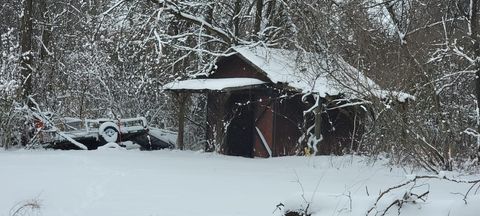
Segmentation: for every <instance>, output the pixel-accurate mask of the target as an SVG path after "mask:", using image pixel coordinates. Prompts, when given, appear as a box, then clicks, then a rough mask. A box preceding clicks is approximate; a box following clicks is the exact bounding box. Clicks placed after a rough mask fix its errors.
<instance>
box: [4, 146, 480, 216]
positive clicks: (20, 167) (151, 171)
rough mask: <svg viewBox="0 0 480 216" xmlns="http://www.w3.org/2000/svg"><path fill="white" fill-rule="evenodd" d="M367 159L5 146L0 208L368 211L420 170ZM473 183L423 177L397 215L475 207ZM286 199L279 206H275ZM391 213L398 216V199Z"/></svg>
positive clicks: (468, 211)
mask: <svg viewBox="0 0 480 216" xmlns="http://www.w3.org/2000/svg"><path fill="white" fill-rule="evenodd" d="M364 160H366V159H365V158H360V157H351V156H344V157H330V156H324V157H280V158H271V159H249V158H241V157H231V156H223V155H218V154H210V153H197V152H180V151H171V150H162V151H151V152H146V151H136V150H128V151H127V150H118V149H105V150H99V151H43V150H42V151H26V150H20V151H0V173H1V177H0V215H1V216H4V215H5V216H8V215H9V214H10V213H9V211H10V209H11V208H12V206H15V205H16V204H18V203H22V202H24V201H26V200H31V199H38V200H39V201H40V204H41V208H40V213H39V214H40V215H48V216H70V215H71V216H74V215H75V216H87V215H88V216H96V215H98V216H107V215H115V216H123V215H125V216H127V215H128V216H157V215H158V216H160V215H162V216H163V215H166V216H176V215H179V216H180V215H181V216H187V215H195V216H198V215H205V216H215V215H218V216H230V215H232V216H235V215H243V216H255V215H258V216H265V215H282V212H283V211H284V210H285V207H289V208H301V207H302V206H303V207H306V202H305V200H306V201H307V202H310V206H309V210H311V211H312V212H313V214H312V215H353V216H359V215H366V212H367V210H368V209H369V208H371V207H372V206H373V204H374V203H375V199H376V198H377V197H378V194H379V192H380V191H385V190H386V189H387V188H389V187H391V186H393V185H396V184H399V183H402V182H405V181H408V180H411V179H413V178H412V176H414V175H415V173H410V172H408V173H405V170H404V169H399V168H393V169H390V168H389V167H387V166H384V165H383V164H384V163H385V162H384V161H377V162H376V163H375V164H374V165H368V164H367V163H366V162H365V161H364ZM419 174H426V173H419ZM442 175H446V176H452V177H455V178H457V177H458V176H456V175H454V174H452V173H444V174H442ZM477 177H478V176H477ZM458 178H462V179H472V178H475V176H461V177H458ZM412 186H413V184H411V185H409V187H408V188H411V187H412ZM469 186H470V185H466V184H458V183H452V182H447V181H445V180H438V179H430V180H419V181H418V182H417V184H416V186H415V189H414V190H413V191H414V192H416V193H418V194H420V193H423V192H425V191H426V190H429V191H430V193H429V194H428V195H427V196H425V197H424V198H425V199H426V201H425V202H424V201H421V200H417V201H416V202H415V203H413V202H408V203H404V204H403V206H402V208H401V209H400V215H412V216H413V215H424V216H441V215H445V216H447V215H451V216H478V215H480V195H474V191H473V192H471V194H472V195H471V196H469V197H468V198H467V204H465V203H464V201H463V200H462V198H463V196H462V195H460V193H462V194H464V193H465V192H466V191H467V190H468V188H469ZM475 189H476V188H475ZM475 189H474V190H475ZM367 191H368V193H367ZM302 194H303V195H304V196H303V197H304V198H305V200H304V199H303V198H302ZM404 194H405V189H399V190H394V191H393V192H392V194H391V195H388V196H386V197H385V201H380V202H379V204H378V205H377V206H378V208H377V209H376V210H373V211H372V212H371V214H370V215H375V213H377V211H378V215H381V214H382V213H383V212H382V209H384V208H385V207H387V206H388V205H389V204H390V203H391V202H392V201H393V200H395V199H399V198H402V196H403V195H404ZM280 203H282V204H283V206H284V207H280V208H281V209H282V210H279V209H276V206H277V205H278V204H280ZM280 206H282V205H280ZM386 215H398V207H397V206H396V205H395V206H393V207H392V208H391V209H390V210H389V211H388V212H387V214H386Z"/></svg>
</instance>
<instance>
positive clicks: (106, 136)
mask: <svg viewBox="0 0 480 216" xmlns="http://www.w3.org/2000/svg"><path fill="white" fill-rule="evenodd" d="M118 131H119V129H118V126H117V125H116V124H115V123H113V122H105V123H103V124H101V125H100V127H99V128H98V133H99V135H100V137H101V138H102V139H103V142H104V144H105V143H115V142H117V139H118Z"/></svg>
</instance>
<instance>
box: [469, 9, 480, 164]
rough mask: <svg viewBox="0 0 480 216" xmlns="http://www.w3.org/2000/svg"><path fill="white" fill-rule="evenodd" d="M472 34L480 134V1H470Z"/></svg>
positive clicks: (478, 146) (479, 152) (479, 148)
mask: <svg viewBox="0 0 480 216" xmlns="http://www.w3.org/2000/svg"><path fill="white" fill-rule="evenodd" d="M469 16H470V17H469V18H470V33H471V37H472V40H473V45H472V50H473V52H474V55H475V56H474V57H475V63H474V64H475V65H474V68H475V70H476V72H475V75H476V76H475V96H476V99H477V132H478V133H479V134H480V35H479V34H480V23H479V21H480V20H479V19H478V0H470V14H469ZM477 156H478V158H479V159H480V137H477Z"/></svg>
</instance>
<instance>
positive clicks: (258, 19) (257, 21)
mask: <svg viewBox="0 0 480 216" xmlns="http://www.w3.org/2000/svg"><path fill="white" fill-rule="evenodd" d="M256 7H257V11H256V13H255V26H254V30H255V33H257V36H260V35H258V33H260V30H261V26H262V19H263V14H262V13H263V0H257V6H256Z"/></svg>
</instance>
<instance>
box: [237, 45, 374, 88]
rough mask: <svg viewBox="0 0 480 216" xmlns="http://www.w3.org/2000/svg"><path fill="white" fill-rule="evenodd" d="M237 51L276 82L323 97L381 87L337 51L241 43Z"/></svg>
mask: <svg viewBox="0 0 480 216" xmlns="http://www.w3.org/2000/svg"><path fill="white" fill-rule="evenodd" d="M233 50H234V51H236V52H238V54H239V55H240V56H241V57H243V58H244V59H245V60H247V61H248V62H250V63H251V64H252V65H253V66H255V67H257V68H258V69H260V70H261V71H262V72H263V73H265V75H266V76H267V77H268V78H269V79H270V80H271V81H272V82H273V83H284V84H288V86H290V87H292V88H294V89H296V90H298V91H301V92H304V93H309V92H313V93H318V94H319V95H320V96H322V97H323V96H325V95H326V94H328V95H337V94H340V93H343V94H347V95H351V96H358V95H367V94H368V93H371V91H377V90H380V87H379V86H378V85H377V84H376V83H375V82H374V81H372V80H371V79H369V78H367V77H366V76H364V75H363V73H362V72H360V71H359V70H357V69H356V68H354V67H353V66H351V65H350V64H348V63H347V62H346V61H345V60H344V59H343V58H342V57H340V56H338V55H336V54H333V53H315V54H312V53H308V52H298V51H293V50H285V49H275V48H266V47H261V46H256V47H249V46H237V47H233Z"/></svg>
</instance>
